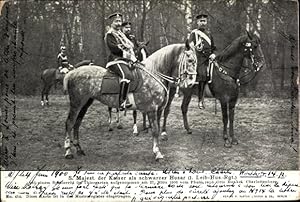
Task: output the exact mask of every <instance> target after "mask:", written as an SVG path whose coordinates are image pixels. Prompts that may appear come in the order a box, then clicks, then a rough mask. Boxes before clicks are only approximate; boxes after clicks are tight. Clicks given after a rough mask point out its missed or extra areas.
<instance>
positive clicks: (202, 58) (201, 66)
mask: <svg viewBox="0 0 300 202" xmlns="http://www.w3.org/2000/svg"><path fill="white" fill-rule="evenodd" d="M205 35H206V36H205ZM198 37H201V40H202V44H203V47H202V50H199V49H198V48H200V47H198V46H197V42H198V41H199V40H198V39H197V38H198ZM192 42H193V43H194V45H195V48H196V53H197V58H198V63H197V66H198V67H197V71H198V72H197V73H198V74H197V81H205V80H206V79H207V66H208V63H209V56H210V55H211V54H212V53H214V51H215V50H216V47H215V45H214V40H213V37H212V36H211V34H210V33H209V32H208V31H206V30H203V29H201V30H198V29H195V30H193V31H192V33H191V34H190V37H189V43H192Z"/></svg>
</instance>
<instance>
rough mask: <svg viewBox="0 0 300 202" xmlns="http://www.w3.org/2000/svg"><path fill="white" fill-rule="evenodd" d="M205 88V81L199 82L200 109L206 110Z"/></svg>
mask: <svg viewBox="0 0 300 202" xmlns="http://www.w3.org/2000/svg"><path fill="white" fill-rule="evenodd" d="M204 87H205V81H199V91H198V107H199V109H204V108H205V106H204Z"/></svg>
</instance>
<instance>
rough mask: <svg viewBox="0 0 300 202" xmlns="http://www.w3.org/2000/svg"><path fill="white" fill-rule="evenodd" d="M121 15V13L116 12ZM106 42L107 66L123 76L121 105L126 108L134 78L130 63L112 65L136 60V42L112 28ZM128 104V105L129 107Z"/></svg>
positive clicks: (106, 36)
mask: <svg viewBox="0 0 300 202" xmlns="http://www.w3.org/2000/svg"><path fill="white" fill-rule="evenodd" d="M114 15H120V14H114ZM104 40H105V43H106V45H107V47H108V49H109V52H110V54H109V56H108V60H107V65H106V67H107V68H109V69H110V70H111V71H113V72H115V73H116V74H118V75H119V76H120V77H121V81H120V99H119V100H120V107H121V109H124V106H122V105H123V104H124V105H125V104H126V100H127V94H128V89H129V83H130V81H131V80H133V78H132V74H131V70H130V69H129V68H130V67H129V65H126V64H122V63H118V64H115V65H111V64H112V63H111V62H112V61H115V60H125V61H127V62H136V61H137V59H136V57H135V53H134V44H133V43H132V42H131V41H130V40H129V39H128V38H127V37H126V36H125V34H124V33H123V32H122V31H121V30H116V29H113V28H110V29H109V31H108V32H107V33H106V35H105V38H104ZM129 106H130V105H127V106H126V107H129Z"/></svg>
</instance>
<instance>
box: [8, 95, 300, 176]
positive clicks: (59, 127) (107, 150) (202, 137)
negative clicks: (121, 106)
mask: <svg viewBox="0 0 300 202" xmlns="http://www.w3.org/2000/svg"><path fill="white" fill-rule="evenodd" d="M181 99H182V98H178V99H176V100H175V101H174V103H173V105H172V107H171V115H170V116H169V121H168V133H169V140H168V141H161V144H160V148H161V151H162V153H163V155H164V157H165V158H164V159H163V160H161V161H159V162H155V161H154V157H153V155H152V140H151V134H150V133H148V134H147V133H141V134H140V135H139V136H134V135H132V122H133V118H132V116H131V114H132V113H131V112H128V115H127V116H126V117H123V126H124V129H122V130H118V129H115V130H114V131H113V132H108V130H107V126H108V125H107V119H108V117H107V115H108V114H107V108H106V107H105V106H103V105H102V104H100V103H99V102H95V103H94V104H93V105H92V106H91V107H90V109H89V111H88V113H87V115H86V117H85V119H84V121H83V124H82V126H81V129H80V140H81V145H82V147H83V149H84V150H85V153H86V156H77V155H75V159H73V160H66V159H65V158H64V148H63V143H64V125H65V120H66V117H67V112H68V100H67V99H66V97H64V96H51V102H52V104H51V106H49V107H44V108H42V107H41V106H40V103H39V98H38V97H22V98H19V99H18V100H17V125H18V126H19V130H18V132H17V138H16V145H17V157H16V159H15V160H16V163H17V167H15V166H11V167H9V168H8V169H14V170H15V169H17V170H20V169H22V170H24V169H25V170H35V169H37V168H38V167H41V166H43V165H45V166H46V167H45V169H47V170H48V169H49V170H54V169H64V170H74V169H76V168H77V167H82V169H86V170H162V169H165V168H174V169H184V168H188V167H193V168H195V169H204V170H210V169H214V168H224V169H228V168H229V169H234V170H238V169H248V170H250V169H251V170H254V169H258V170H272V169H276V170H292V169H294V170H296V169H298V153H297V152H295V151H294V149H293V148H292V147H294V148H295V149H297V150H298V137H295V138H296V139H295V143H294V144H292V145H290V136H291V114H290V103H289V100H288V99H269V98H260V99H254V98H242V99H240V101H239V103H238V105H237V108H236V115H235V133H236V135H237V137H238V140H239V144H238V145H237V146H233V147H232V148H231V149H228V148H224V146H223V145H224V142H223V139H222V118H221V111H220V106H219V104H218V105H217V106H218V107H217V108H218V110H217V114H216V115H215V113H214V107H215V105H214V99H206V106H207V107H206V109H205V110H202V111H200V110H199V109H198V108H197V103H196V101H195V100H196V99H193V100H192V102H191V105H190V107H189V114H188V117H189V122H190V126H191V128H192V129H193V134H191V135H188V134H186V132H185V130H184V128H183V124H182V116H181V110H180V102H181ZM138 116H139V117H138V119H139V128H140V129H141V126H142V123H141V120H142V118H141V114H139V115H138ZM294 118H295V119H296V118H297V117H294Z"/></svg>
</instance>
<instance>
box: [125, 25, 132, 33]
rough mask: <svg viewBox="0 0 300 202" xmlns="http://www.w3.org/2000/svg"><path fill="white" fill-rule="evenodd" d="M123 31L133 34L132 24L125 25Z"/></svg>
mask: <svg viewBox="0 0 300 202" xmlns="http://www.w3.org/2000/svg"><path fill="white" fill-rule="evenodd" d="M123 33H124V34H131V25H125V26H124V27H123Z"/></svg>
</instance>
